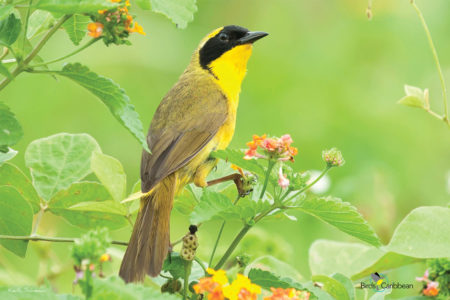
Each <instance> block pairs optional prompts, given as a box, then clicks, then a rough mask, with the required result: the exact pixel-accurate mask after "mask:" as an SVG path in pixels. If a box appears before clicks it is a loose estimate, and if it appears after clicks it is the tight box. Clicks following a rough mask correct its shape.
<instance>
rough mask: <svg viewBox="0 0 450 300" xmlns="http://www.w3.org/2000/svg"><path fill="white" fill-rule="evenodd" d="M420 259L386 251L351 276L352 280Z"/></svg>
mask: <svg viewBox="0 0 450 300" xmlns="http://www.w3.org/2000/svg"><path fill="white" fill-rule="evenodd" d="M420 261H421V260H420V259H418V258H414V257H409V256H406V255H401V254H398V253H394V252H388V253H386V254H384V255H383V256H381V257H380V258H378V259H377V260H376V261H375V262H374V263H373V264H371V265H369V266H368V267H367V268H365V269H364V270H362V271H360V272H358V273H357V274H355V275H353V276H352V279H353V280H356V279H360V278H364V277H366V276H369V275H370V274H372V273H375V272H384V271H389V270H392V269H396V268H399V267H402V266H405V265H409V264H413V263H417V262H420Z"/></svg>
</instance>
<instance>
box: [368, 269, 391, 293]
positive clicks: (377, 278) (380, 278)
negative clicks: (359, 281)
mask: <svg viewBox="0 0 450 300" xmlns="http://www.w3.org/2000/svg"><path fill="white" fill-rule="evenodd" d="M370 277H371V279H372V281H373V283H374V284H375V289H376V291H377V292H382V291H384V290H385V288H384V287H383V286H385V285H383V283H387V278H386V276H384V275H383V274H380V273H378V272H375V273H372V274H370Z"/></svg>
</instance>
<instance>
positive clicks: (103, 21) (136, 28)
mask: <svg viewBox="0 0 450 300" xmlns="http://www.w3.org/2000/svg"><path fill="white" fill-rule="evenodd" d="M110 1H111V2H114V3H121V4H122V3H123V5H121V6H118V7H117V8H113V9H109V10H108V9H103V10H99V11H98V14H97V15H92V16H91V19H92V20H93V21H94V22H92V23H89V24H88V34H89V35H90V36H91V37H93V38H99V37H101V36H103V37H104V39H105V43H107V44H109V43H115V44H121V43H122V44H123V43H125V42H121V41H122V40H123V39H124V38H126V37H128V34H129V33H133V32H136V33H139V34H142V35H145V32H144V29H143V28H142V26H141V25H139V24H138V23H137V22H136V21H133V17H132V16H131V15H130V14H129V11H128V7H129V6H130V1H129V0H110Z"/></svg>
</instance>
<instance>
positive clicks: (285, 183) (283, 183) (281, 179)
mask: <svg viewBox="0 0 450 300" xmlns="http://www.w3.org/2000/svg"><path fill="white" fill-rule="evenodd" d="M278 184H279V185H280V187H281V188H282V189H285V188H287V187H288V186H289V179H287V178H286V176H285V175H284V174H283V169H282V168H281V167H280V171H279V172H278Z"/></svg>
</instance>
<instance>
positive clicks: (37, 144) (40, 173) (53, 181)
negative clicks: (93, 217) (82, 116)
mask: <svg viewBox="0 0 450 300" xmlns="http://www.w3.org/2000/svg"><path fill="white" fill-rule="evenodd" d="M99 151H100V147H99V146H98V144H97V142H96V141H95V140H94V138H92V137H91V136H90V135H88V134H69V133H59V134H55V135H52V136H49V137H46V138H42V139H38V140H35V141H33V142H31V144H30V145H29V146H28V148H27V149H26V151H25V163H26V166H27V167H28V168H30V172H31V177H32V178H33V184H34V186H35V188H36V190H37V191H38V193H39V195H40V196H41V197H42V198H43V199H44V200H46V201H48V200H49V199H50V198H51V197H52V196H53V195H55V194H56V193H57V192H58V191H60V190H62V189H66V188H68V187H69V186H70V185H71V184H72V183H74V182H77V181H79V180H81V179H83V178H84V177H86V176H87V175H88V174H89V173H91V168H90V166H91V156H92V153H93V152H99ZM86 200H87V199H86Z"/></svg>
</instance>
